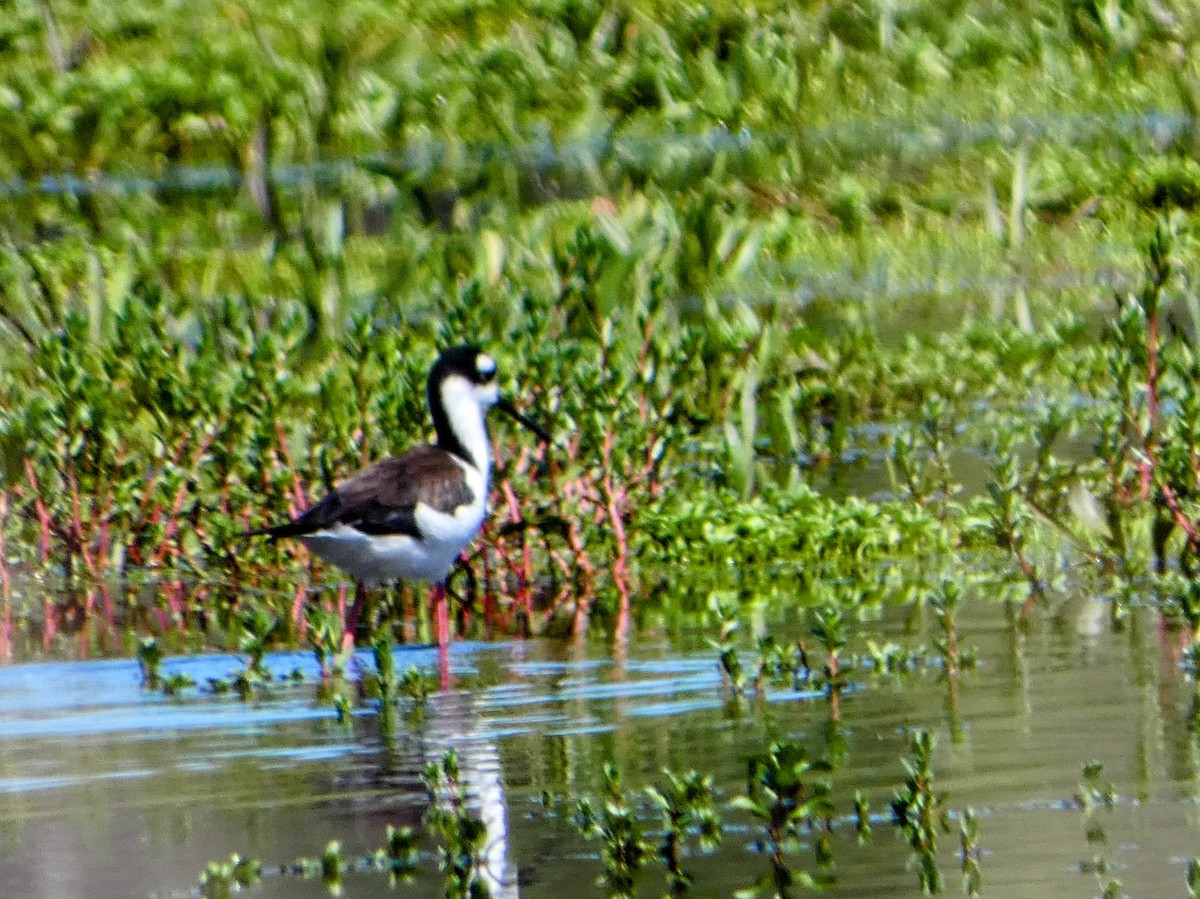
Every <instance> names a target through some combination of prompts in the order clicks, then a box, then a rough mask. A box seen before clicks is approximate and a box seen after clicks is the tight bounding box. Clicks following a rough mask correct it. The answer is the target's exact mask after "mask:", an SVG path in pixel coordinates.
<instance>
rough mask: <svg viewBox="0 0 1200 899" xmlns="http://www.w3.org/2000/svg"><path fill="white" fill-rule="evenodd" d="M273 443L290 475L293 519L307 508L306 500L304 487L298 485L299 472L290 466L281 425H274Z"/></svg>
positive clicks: (290, 455) (290, 460)
mask: <svg viewBox="0 0 1200 899" xmlns="http://www.w3.org/2000/svg"><path fill="white" fill-rule="evenodd" d="M275 441H276V443H278V444H279V457H280V458H281V459H282V460H283V464H284V465H286V466H287V469H288V471H290V472H291V473H292V502H291V509H290V511H291V514H292V517H293V518H295V517H296V515H297V514H298V513H299V512H300V510H301V509H304V508H307V507H308V499H307V498H306V497H305V494H304V485H303V484H301V483H300V472H299V471H298V470H297V469H296V466H295V465H293V464H292V454H291V452H290V451H289V450H288V446H287V438H286V435H284V433H283V425H281V424H278V423H277V424H276V425H275Z"/></svg>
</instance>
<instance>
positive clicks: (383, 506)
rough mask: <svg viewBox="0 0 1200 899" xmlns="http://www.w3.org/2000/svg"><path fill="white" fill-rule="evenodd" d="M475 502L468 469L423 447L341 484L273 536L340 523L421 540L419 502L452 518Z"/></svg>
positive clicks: (441, 452) (271, 530) (296, 534)
mask: <svg viewBox="0 0 1200 899" xmlns="http://www.w3.org/2000/svg"><path fill="white" fill-rule="evenodd" d="M474 498H475V495H474V493H473V492H472V491H471V488H470V486H468V484H467V482H466V480H465V479H464V478H463V470H462V468H460V467H459V465H458V463H456V462H455V461H454V459H453V458H452V457H451V456H450V454H449V453H447V452H446V451H445V450H440V449H438V448H437V447H434V446H418V447H416V448H414V449H411V450H409V451H408V452H407V453H405V454H404V455H402V456H394V457H392V458H390V459H384V460H383V461H381V462H376V463H375V464H374V465H371V466H369V467H367V468H364V469H363V470H362V471H360V472H359V473H358V474H356V475H354V476H353V477H350V478H348V479H347V480H345V481H343V482H342V483H340V484H338V485H337V486H336V487H334V489H333V490H332V491H331V492H330V493H329V494H327V495H326V496H325V497H324V498H323V499H322V500H321V501H320V502H318V503H317V504H316V505H314V506H312V507H311V508H309V509H308V510H307V511H305V512H304V513H303V514H302V515H300V517H299V518H297V519H296V520H295V521H291V522H288V523H287V524H283V525H279V526H278V527H273V528H269V529H268V530H267V531H266V533H268V534H270V535H271V536H272V537H275V538H279V537H299V536H303V535H305V534H311V533H313V532H314V531H319V530H322V529H324V528H328V527H332V526H333V525H335V524H344V525H348V526H350V527H354V528H357V529H359V530H361V531H363V532H364V533H368V534H408V535H409V536H412V537H418V538H419V537H420V536H421V532H420V530H419V529H418V528H417V525H416V521H415V519H414V513H415V510H416V507H417V504H418V503H421V504H423V505H426V506H428V507H429V508H431V509H435V510H437V511H439V512H445V513H447V514H451V513H453V512H454V510H455V509H457V508H458V507H459V506H463V505H467V504H469V503H470V502H471V501H472V500H473V499H474Z"/></svg>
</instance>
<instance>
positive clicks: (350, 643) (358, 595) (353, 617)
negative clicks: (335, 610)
mask: <svg viewBox="0 0 1200 899" xmlns="http://www.w3.org/2000/svg"><path fill="white" fill-rule="evenodd" d="M366 599H367V588H366V587H364V586H363V585H362V583H358V584H355V585H354V602H352V603H351V604H350V612H349V613H348V614H347V615H346V619H345V621H344V623H343V626H342V655H350V654H351V653H352V652H354V632H355V631H356V630H358V616H359V615H361V614H362V607H363V606H364V605H365V604H366Z"/></svg>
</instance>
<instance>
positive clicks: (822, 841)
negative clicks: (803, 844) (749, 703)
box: [729, 741, 836, 896]
mask: <svg viewBox="0 0 1200 899" xmlns="http://www.w3.org/2000/svg"><path fill="white" fill-rule="evenodd" d="M747 768H748V772H747V779H746V794H745V795H744V796H737V797H735V798H734V799H733V800H732V801H731V802H730V803H729V805H730V808H732V809H737V810H739V811H744V812H747V813H749V814H750V815H751V816H752V817H753V818H754V819H755V820H756V821H758V822H759V823H760V824H762V825H763V827H764V828H765V829H766V841H765V849H766V852H767V853H768V857H769V858H770V861H771V871H770V873H769V874H767V875H765V876H764V877H762V878H760V879H759V880H757V881H756V882H755V884H754V885H753V886H752V887H749V888H747V889H746V890H743V891H742V892H741V895H747V896H750V895H758V894H759V893H760V892H763V891H767V892H768V893H769V894H770V895H774V896H786V895H789V894H790V890H791V888H792V887H793V886H801V887H804V888H807V889H817V888H820V887H822V886H830V885H832V884H833V883H834V882H835V879H836V876H835V872H834V865H833V857H832V854H831V851H830V845H829V834H828V831H829V829H830V827H831V826H832V819H833V804H832V802H831V800H830V795H829V794H830V784H829V782H828V780H826V779H825V777H823V775H828V774H829V772H830V770H831V769H830V766H829V764H828V763H826V762H820V761H812V760H810V759H809V757H808V752H807V750H805V748H804V746H802V745H801V744H799V743H794V742H789V741H780V742H776V743H772V744H771V746H770V747H769V748H768V750H767V751H766V752H765V753H763V754H761V755H757V756H753V757H752V758H751V759H750V760H749V761H748V763H747ZM806 835H809V836H811V837H812V839H813V841H814V856H815V861H816V866H815V868H814V870H812V871H796V870H794V869H793V866H792V865H791V864H789V862H788V856H789V855H790V854H793V853H794V852H795V851H796V850H797V848H798V847H799V843H800V840H801V839H802V838H803V837H804V836H806Z"/></svg>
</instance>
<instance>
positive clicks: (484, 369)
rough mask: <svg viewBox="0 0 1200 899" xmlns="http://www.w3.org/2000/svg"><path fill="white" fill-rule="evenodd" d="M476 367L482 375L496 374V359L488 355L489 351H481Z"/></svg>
mask: <svg viewBox="0 0 1200 899" xmlns="http://www.w3.org/2000/svg"><path fill="white" fill-rule="evenodd" d="M475 368H476V369H478V370H479V373H480V374H481V375H490V374H495V372H496V360H495V359H493V358H492V357H491V356H489V355H487V353H480V354H479V357H478V358H477V359H476V360H475Z"/></svg>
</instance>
